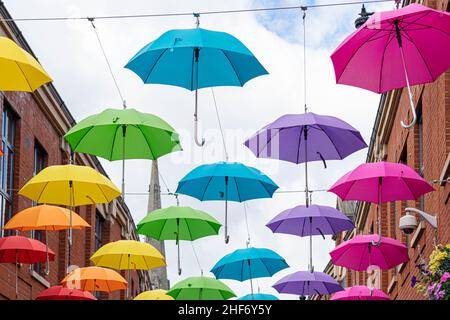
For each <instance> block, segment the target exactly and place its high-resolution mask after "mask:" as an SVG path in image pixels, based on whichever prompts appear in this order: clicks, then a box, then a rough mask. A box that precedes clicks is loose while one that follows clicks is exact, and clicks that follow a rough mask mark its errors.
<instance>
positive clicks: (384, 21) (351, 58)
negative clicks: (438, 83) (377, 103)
mask: <svg viewBox="0 0 450 320" xmlns="http://www.w3.org/2000/svg"><path fill="white" fill-rule="evenodd" d="M331 60H332V61H333V65H334V70H335V75H336V83H339V84H346V85H350V86H354V87H359V88H363V89H367V90H370V91H374V92H377V93H383V92H386V91H390V90H393V89H398V88H404V87H407V88H408V93H409V98H410V104H411V108H412V114H413V121H412V122H411V123H410V124H407V125H405V124H404V123H403V122H402V126H403V127H405V128H410V127H412V126H413V125H414V124H415V121H416V114H415V108H414V103H413V99H412V93H411V89H410V85H416V84H423V83H429V82H433V81H434V80H436V78H438V77H439V76H440V75H441V74H442V73H443V72H445V71H446V70H447V69H448V68H449V67H450V14H449V13H448V12H444V11H437V10H433V9H431V8H428V7H425V6H422V5H419V4H410V5H408V6H406V7H404V8H401V9H398V10H392V11H386V12H380V13H376V14H374V15H373V16H372V17H370V18H369V19H368V20H367V21H366V23H365V24H363V25H362V26H361V27H360V28H359V29H358V30H356V31H355V32H354V33H352V34H351V35H350V36H348V37H347V38H346V39H345V40H344V41H343V42H342V43H341V44H340V45H339V46H338V47H337V49H336V50H335V51H334V52H333V54H332V55H331Z"/></svg>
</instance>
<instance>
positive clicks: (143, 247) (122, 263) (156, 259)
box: [91, 240, 166, 270]
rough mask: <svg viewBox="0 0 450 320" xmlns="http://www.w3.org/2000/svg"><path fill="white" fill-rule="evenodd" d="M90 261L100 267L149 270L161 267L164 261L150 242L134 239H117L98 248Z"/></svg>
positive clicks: (164, 263)
mask: <svg viewBox="0 0 450 320" xmlns="http://www.w3.org/2000/svg"><path fill="white" fill-rule="evenodd" d="M91 261H92V262H93V263H94V264H95V265H96V266H100V267H107V268H112V269H116V270H150V269H153V268H158V267H163V266H165V265H166V261H165V259H164V257H163V256H162V254H161V253H160V252H159V251H158V250H156V248H155V247H153V246H152V245H151V244H148V243H145V242H139V241H135V240H118V241H114V242H110V243H107V244H105V245H104V246H102V247H101V248H100V249H98V250H97V251H96V252H95V253H94V254H93V255H92V257H91Z"/></svg>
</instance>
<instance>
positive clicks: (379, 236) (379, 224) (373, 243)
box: [372, 204, 381, 247]
mask: <svg viewBox="0 0 450 320" xmlns="http://www.w3.org/2000/svg"><path fill="white" fill-rule="evenodd" d="M380 210H381V209H380V205H379V204H378V222H377V224H378V240H377V241H374V240H372V245H373V246H374V247H378V246H379V245H380V243H381V223H380V215H381V212H380Z"/></svg>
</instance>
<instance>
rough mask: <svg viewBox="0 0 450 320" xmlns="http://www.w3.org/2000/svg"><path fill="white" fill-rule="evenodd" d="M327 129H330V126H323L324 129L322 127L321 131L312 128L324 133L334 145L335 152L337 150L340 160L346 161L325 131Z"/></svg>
mask: <svg viewBox="0 0 450 320" xmlns="http://www.w3.org/2000/svg"><path fill="white" fill-rule="evenodd" d="M327 127H328V126H323V128H322V126H321V127H320V129H318V128H315V127H311V128H314V129H316V130H319V131H322V132H323V133H325V136H326V137H327V138H328V140H330V142H331V144H332V145H333V147H334V150H336V152H337V154H338V156H339V158H340V159H341V160H342V159H344V157H343V156H342V155H341V153H340V152H339V150H338V148H337V146H336V145H335V144H334V142H333V140H331V137H330V136H329V135H328V133H327V132H326V131H325V128H327Z"/></svg>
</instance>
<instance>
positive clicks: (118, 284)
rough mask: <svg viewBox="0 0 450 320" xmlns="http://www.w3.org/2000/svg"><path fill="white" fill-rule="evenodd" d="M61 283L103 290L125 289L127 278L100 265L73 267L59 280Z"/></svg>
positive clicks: (72, 286) (68, 285)
mask: <svg viewBox="0 0 450 320" xmlns="http://www.w3.org/2000/svg"><path fill="white" fill-rule="evenodd" d="M61 284H62V285H63V287H64V288H71V289H78V290H82V291H104V292H112V291H115V290H126V289H127V286H128V282H127V280H125V279H124V278H123V277H122V276H121V275H120V274H119V273H117V272H116V271H114V270H111V269H107V268H101V267H84V268H78V269H75V270H73V271H72V272H70V273H69V274H68V275H67V276H66V277H65V278H64V279H63V280H62V281H61Z"/></svg>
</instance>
